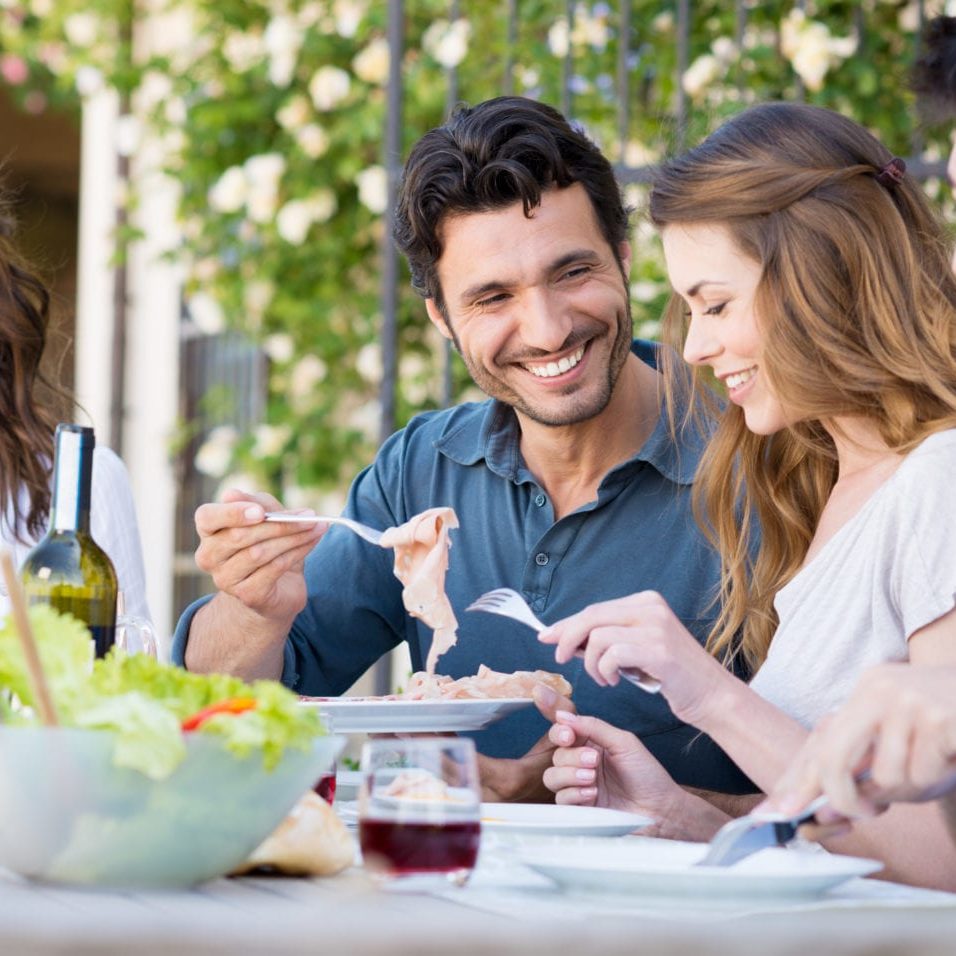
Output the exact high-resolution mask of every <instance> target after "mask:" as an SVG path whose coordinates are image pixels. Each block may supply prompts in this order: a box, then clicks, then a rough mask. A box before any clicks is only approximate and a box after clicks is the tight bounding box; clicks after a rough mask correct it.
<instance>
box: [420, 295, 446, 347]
mask: <svg viewBox="0 0 956 956" xmlns="http://www.w3.org/2000/svg"><path fill="white" fill-rule="evenodd" d="M425 311H426V312H427V313H428V318H430V319H431V321H432V325H434V326H435V328H436V329H438V331H439V332H441V334H442V335H444V336H445V338H446V339H450V338H451V337H452V336H451V329H450V328H448V323H447V322H446V321H445V317H444V316H443V315H442V314H441V309H439V308H438V304H437V303H436V302H435V300H434V299H426V300H425Z"/></svg>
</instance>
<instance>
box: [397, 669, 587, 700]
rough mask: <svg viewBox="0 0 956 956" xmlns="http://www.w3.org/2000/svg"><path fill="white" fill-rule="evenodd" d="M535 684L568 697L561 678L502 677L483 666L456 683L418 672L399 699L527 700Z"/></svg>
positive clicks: (522, 674) (517, 673) (544, 673)
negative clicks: (521, 698) (522, 698)
mask: <svg viewBox="0 0 956 956" xmlns="http://www.w3.org/2000/svg"><path fill="white" fill-rule="evenodd" d="M535 684H545V685H546V686H548V687H550V688H551V689H552V690H554V691H556V692H557V693H559V694H560V695H561V696H562V697H570V696H571V690H572V688H571V685H570V684H569V683H568V682H567V681H566V680H565V679H564V677H562V676H561V674H553V673H551V672H550V671H514V673H511V674H505V673H502V672H501V671H494V670H492V669H491V668H490V667H486V666H485V665H484V664H482V665H480V666H479V668H478V673H477V674H471V675H469V676H468V677H459V678H458V680H452V679H451V678H450V677H444V676H436V675H434V674H428V673H426V672H425V671H418V673H416V674H412V676H411V678H409V681H408V687H407V688H405V692H404V693H403V694H401V695H399V696H400V697H401V698H402V699H404V700H474V699H480V698H500V697H531V696H532V693H533V691H534V685H535Z"/></svg>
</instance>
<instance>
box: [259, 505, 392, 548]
mask: <svg viewBox="0 0 956 956" xmlns="http://www.w3.org/2000/svg"><path fill="white" fill-rule="evenodd" d="M265 520H266V521H281V522H286V523H293V522H298V523H302V524H306V523H307V524H318V523H319V522H320V521H325V522H327V523H328V524H340V525H344V526H345V527H346V528H348V529H350V530H351V531H354V532H355V533H356V534H357V535H358V536H359V537H360V538H364V539H365V540H366V541H370V542H371V543H372V544H381V543H382V532H381V531H379V530H378V529H377V528H370V527H369V526H368V525H367V524H362V523H361V522H360V521H353V520H352V519H351V518H342V517H338V516H337V517H334V518H333V517H330V516H329V515H294V514H289V513H288V512H285V511H267V512H266V516H265Z"/></svg>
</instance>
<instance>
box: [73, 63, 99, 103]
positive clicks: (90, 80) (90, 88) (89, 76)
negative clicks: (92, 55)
mask: <svg viewBox="0 0 956 956" xmlns="http://www.w3.org/2000/svg"><path fill="white" fill-rule="evenodd" d="M101 89H103V74H102V73H101V72H100V71H99V70H98V69H97V68H96V67H95V66H81V67H80V68H79V69H78V70H77V71H76V92H77V93H79V94H80V96H92V95H93V94H94V93H99V91H100V90H101Z"/></svg>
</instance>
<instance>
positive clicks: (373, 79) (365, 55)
mask: <svg viewBox="0 0 956 956" xmlns="http://www.w3.org/2000/svg"><path fill="white" fill-rule="evenodd" d="M388 65H389V49H388V41H387V40H386V39H385V38H384V37H378V38H377V39H375V40H372V42H371V43H370V44H369V45H368V46H367V47H365V49H364V50H361V51H359V53H357V54H356V56H355V59H354V60H352V69H353V70H354V71H355V75H356V76H357V77H358V78H359V79H360V80H362V81H364V82H365V83H372V84H374V85H377V86H382V85H384V84H385V83H386V82H387V80H388Z"/></svg>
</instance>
